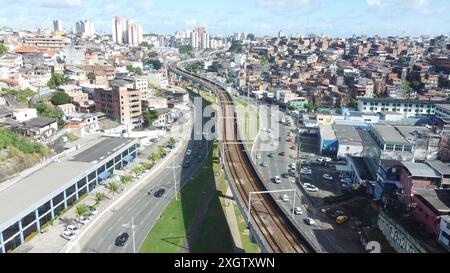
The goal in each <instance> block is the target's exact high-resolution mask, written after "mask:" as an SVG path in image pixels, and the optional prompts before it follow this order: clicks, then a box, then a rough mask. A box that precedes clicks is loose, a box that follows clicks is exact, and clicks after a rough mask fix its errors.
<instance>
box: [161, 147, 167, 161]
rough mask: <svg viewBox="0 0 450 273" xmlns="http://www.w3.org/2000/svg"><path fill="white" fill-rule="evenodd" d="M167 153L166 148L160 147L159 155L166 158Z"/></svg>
mask: <svg viewBox="0 0 450 273" xmlns="http://www.w3.org/2000/svg"><path fill="white" fill-rule="evenodd" d="M166 154H167V151H166V148H164V147H159V155H160V156H161V158H164V157H165V156H166Z"/></svg>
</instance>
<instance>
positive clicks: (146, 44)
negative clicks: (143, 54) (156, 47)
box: [141, 41, 153, 50]
mask: <svg viewBox="0 0 450 273" xmlns="http://www.w3.org/2000/svg"><path fill="white" fill-rule="evenodd" d="M141 47H146V48H148V49H149V50H150V49H152V48H153V45H151V44H149V43H148V42H145V41H144V42H142V43H141Z"/></svg>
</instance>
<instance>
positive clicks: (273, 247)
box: [171, 66, 315, 253]
mask: <svg viewBox="0 0 450 273" xmlns="http://www.w3.org/2000/svg"><path fill="white" fill-rule="evenodd" d="M171 68H172V70H174V71H177V72H178V73H179V74H181V75H184V76H185V77H186V76H188V77H192V78H195V79H196V80H197V81H200V82H202V83H203V84H204V85H205V86H208V87H209V88H210V89H212V91H214V92H215V94H216V96H217V97H218V98H219V100H220V104H221V110H222V116H223V119H222V120H224V123H223V126H222V128H221V130H222V133H223V140H222V144H223V152H224V154H223V155H222V156H223V158H224V164H226V165H227V169H228V170H229V174H230V175H231V178H232V182H233V186H234V188H235V189H236V190H237V193H238V194H239V198H240V200H242V201H243V202H242V204H241V205H242V206H243V208H246V209H247V210H248V202H246V201H248V195H249V192H258V191H266V190H267V189H266V187H265V185H264V183H263V182H262V181H261V179H260V177H259V175H258V174H257V172H256V170H255V169H254V167H253V165H252V163H251V161H250V158H249V156H248V154H247V153H246V152H245V147H244V145H243V143H242V141H240V138H239V135H238V130H237V129H238V128H237V118H236V113H235V111H234V103H233V100H232V98H231V96H230V95H229V94H228V93H227V92H226V91H225V90H224V89H223V88H222V87H221V86H220V85H218V84H217V83H215V82H212V81H210V80H208V79H204V78H201V77H200V76H198V75H196V74H193V73H190V72H188V71H185V70H183V69H180V68H178V67H176V66H172V67H171ZM258 198H259V199H256V198H255V200H257V202H253V203H252V204H251V216H250V218H251V219H252V224H253V225H254V227H255V229H257V230H258V231H259V232H260V234H261V235H262V237H263V238H261V239H262V240H264V242H265V243H266V245H267V248H268V249H267V251H268V252H273V253H311V252H315V250H314V248H313V247H312V246H311V245H310V244H309V243H308V241H307V240H306V239H305V238H304V237H303V235H302V234H301V233H300V232H299V231H298V230H297V229H296V228H295V227H294V225H293V224H292V222H290V220H289V219H288V217H287V215H286V214H285V213H284V212H283V211H282V209H281V208H280V207H279V205H278V204H277V202H276V200H275V199H274V198H273V197H272V196H271V195H267V194H264V195H259V196H258Z"/></svg>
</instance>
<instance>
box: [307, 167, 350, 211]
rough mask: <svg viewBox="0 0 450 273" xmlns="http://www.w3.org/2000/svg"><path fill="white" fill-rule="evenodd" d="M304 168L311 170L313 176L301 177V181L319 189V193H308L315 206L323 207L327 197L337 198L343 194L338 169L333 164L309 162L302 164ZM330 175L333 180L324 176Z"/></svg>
mask: <svg viewBox="0 0 450 273" xmlns="http://www.w3.org/2000/svg"><path fill="white" fill-rule="evenodd" d="M302 168H310V169H311V171H312V174H311V175H301V177H300V181H301V182H302V183H309V184H311V185H314V186H316V187H317V188H319V191H318V192H309V191H307V194H308V196H309V197H310V199H311V201H312V202H313V203H314V205H315V206H321V205H322V204H323V201H324V198H326V197H337V196H341V195H342V194H343V191H342V188H341V184H340V180H339V175H338V173H337V172H336V168H335V166H334V164H332V163H318V162H311V161H309V160H307V162H306V163H305V162H304V163H303V164H302ZM325 174H328V175H331V176H332V177H333V180H326V179H324V178H323V175H325Z"/></svg>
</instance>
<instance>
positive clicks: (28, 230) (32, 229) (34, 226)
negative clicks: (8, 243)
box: [23, 223, 37, 240]
mask: <svg viewBox="0 0 450 273" xmlns="http://www.w3.org/2000/svg"><path fill="white" fill-rule="evenodd" d="M35 231H37V224H36V223H34V224H32V225H31V226H29V227H28V228H26V229H25V230H24V231H23V238H24V239H25V240H26V239H27V237H28V236H30V234H31V233H33V232H35Z"/></svg>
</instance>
